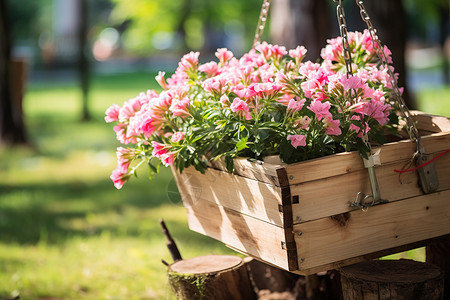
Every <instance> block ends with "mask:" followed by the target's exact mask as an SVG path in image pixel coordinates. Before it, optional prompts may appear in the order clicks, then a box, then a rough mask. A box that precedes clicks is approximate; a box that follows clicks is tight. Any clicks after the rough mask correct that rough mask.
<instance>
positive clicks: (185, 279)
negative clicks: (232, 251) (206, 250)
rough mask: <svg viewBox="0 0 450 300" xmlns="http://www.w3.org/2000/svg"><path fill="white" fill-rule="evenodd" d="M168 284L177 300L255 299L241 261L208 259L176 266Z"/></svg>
mask: <svg viewBox="0 0 450 300" xmlns="http://www.w3.org/2000/svg"><path fill="white" fill-rule="evenodd" d="M168 277H169V283H170V285H171V286H172V288H173V290H174V291H175V293H176V296H177V298H178V299H182V300H183V299H186V300H187V299H189V300H192V299H214V300H225V299H230V300H231V299H233V300H247V299H249V300H252V299H256V295H255V293H254V291H253V287H252V285H251V282H250V279H249V277H248V273H247V268H246V267H245V264H244V262H243V260H242V259H241V258H240V257H237V256H232V255H206V256H198V257H194V258H190V259H185V260H180V261H177V262H175V263H173V264H172V265H171V266H170V267H169V269H168Z"/></svg>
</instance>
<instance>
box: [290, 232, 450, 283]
mask: <svg viewBox="0 0 450 300" xmlns="http://www.w3.org/2000/svg"><path fill="white" fill-rule="evenodd" d="M449 237H450V234H447V235H443V236H439V237H435V238H431V239H426V240H423V241H419V242H414V243H410V244H406V245H402V246H398V247H393V248H389V249H385V250H381V251H377V252H373V253H369V254H365V255H361V256H358V257H353V258H349V259H344V260H341V261H338V262H334V263H330V264H325V265H322V266H318V267H314V268H311V269H307V270H301V271H300V270H297V271H292V273H295V274H299V275H304V276H305V275H311V274H316V273H319V272H323V271H328V270H333V269H339V268H342V267H345V266H349V265H353V264H356V263H359V262H363V261H368V260H371V259H377V258H381V257H383V256H387V255H391V254H396V253H400V252H404V251H409V250H412V249H417V248H421V247H425V246H427V245H428V244H430V243H435V242H439V241H444V240H446V239H448V238H449Z"/></svg>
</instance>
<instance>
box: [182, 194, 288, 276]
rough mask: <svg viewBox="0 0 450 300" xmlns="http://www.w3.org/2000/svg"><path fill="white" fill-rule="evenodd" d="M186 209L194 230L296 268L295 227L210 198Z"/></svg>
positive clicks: (284, 266)
mask: <svg viewBox="0 0 450 300" xmlns="http://www.w3.org/2000/svg"><path fill="white" fill-rule="evenodd" d="M186 211H187V218H188V224H189V228H190V229H191V230H193V231H196V232H199V233H201V234H204V235H207V236H210V237H212V238H215V239H217V240H219V241H222V242H223V243H225V244H227V245H229V246H231V247H233V248H236V249H239V250H240V251H242V252H246V253H248V254H250V255H252V256H255V257H259V258H262V259H263V260H264V261H266V262H268V263H271V264H273V265H276V266H278V267H280V268H283V269H285V270H296V269H297V259H296V250H295V244H294V238H293V235H292V229H291V230H289V231H286V230H284V229H283V228H281V227H278V226H275V225H273V224H270V223H267V222H263V221H261V220H258V219H255V218H252V217H249V216H246V215H243V214H241V213H239V212H236V211H233V210H229V209H227V208H225V207H222V206H219V205H217V204H214V203H211V202H208V201H198V202H196V203H195V204H194V205H191V206H188V207H187V208H186Z"/></svg>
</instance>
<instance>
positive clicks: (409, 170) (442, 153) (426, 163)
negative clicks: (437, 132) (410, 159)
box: [394, 149, 450, 173]
mask: <svg viewBox="0 0 450 300" xmlns="http://www.w3.org/2000/svg"><path fill="white" fill-rule="evenodd" d="M448 152H450V149H447V150H444V151H443V152H441V153H439V154H438V155H436V156H435V157H434V158H433V159H430V160H429V161H427V162H424V163H423V164H421V165H418V166H417V167H415V168H412V169H408V170H395V169H394V172H397V173H406V172H412V171H415V170H417V169H420V168H422V167H425V166H426V165H429V164H431V163H432V162H433V161H435V160H436V159H438V158H439V157H441V156H442V155H444V154H446V153H448Z"/></svg>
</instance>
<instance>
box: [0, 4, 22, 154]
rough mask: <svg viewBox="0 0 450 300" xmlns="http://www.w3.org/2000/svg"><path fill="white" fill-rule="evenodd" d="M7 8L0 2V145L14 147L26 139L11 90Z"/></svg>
mask: <svg viewBox="0 0 450 300" xmlns="http://www.w3.org/2000/svg"><path fill="white" fill-rule="evenodd" d="M7 8H8V6H7V3H6V0H0V145H15V144H23V143H26V142H27V138H26V134H25V126H24V123H23V119H22V111H21V109H20V107H21V106H20V105H18V102H17V100H18V99H17V97H16V96H17V95H18V93H17V91H14V90H13V89H12V86H13V85H12V80H11V78H12V74H13V73H12V60H11V48H12V42H11V27H10V23H9V18H8V17H9V11H8V9H7ZM20 100H21V99H20Z"/></svg>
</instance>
